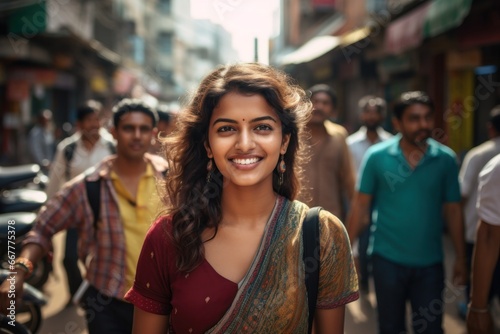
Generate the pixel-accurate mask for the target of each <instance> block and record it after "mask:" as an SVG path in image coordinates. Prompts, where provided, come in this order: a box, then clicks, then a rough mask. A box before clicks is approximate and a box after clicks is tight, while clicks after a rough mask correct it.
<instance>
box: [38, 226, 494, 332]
mask: <svg viewBox="0 0 500 334" xmlns="http://www.w3.org/2000/svg"><path fill="white" fill-rule="evenodd" d="M444 242H445V250H446V259H447V261H446V265H447V268H446V269H447V272H448V273H449V272H450V269H451V268H450V266H451V261H450V259H451V255H450V254H451V253H450V252H451V250H452V247H451V243H450V240H449V239H448V238H447V237H445V238H444ZM63 244H64V234H62V233H59V234H58V235H56V236H55V238H54V248H55V252H56V253H55V257H54V268H55V269H54V273H53V274H52V277H51V278H50V280H49V282H48V283H47V285H46V291H45V292H46V294H47V296H48V297H49V304H48V305H47V306H45V307H44V309H43V314H44V323H43V327H42V329H41V331H40V333H42V334H86V333H87V330H86V327H85V322H84V319H83V311H82V310H81V309H79V308H77V307H68V308H65V304H66V302H67V300H68V290H67V288H66V278H65V276H64V275H63V272H62V271H61V268H62V267H61V246H62V245H63ZM448 277H449V275H448ZM446 286H447V290H446V292H445V299H446V303H445V317H444V327H445V331H446V333H450V334H465V333H466V330H465V325H464V321H463V320H461V319H460V318H459V317H458V316H457V303H458V302H459V301H461V300H463V291H462V290H461V289H458V288H456V287H453V285H451V284H450V283H449V281H448V283H446ZM370 291H371V292H370V294H369V295H367V296H361V298H360V299H359V300H358V301H356V302H354V303H351V304H349V305H348V308H347V311H346V325H345V333H346V334H371V333H376V309H375V305H376V303H375V295H374V293H373V286H371V289H370ZM496 310H497V312H496V313H495V317H496V319H498V320H500V313H499V312H498V305H497V307H496ZM497 325H498V323H497Z"/></svg>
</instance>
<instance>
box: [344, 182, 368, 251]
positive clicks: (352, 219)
mask: <svg viewBox="0 0 500 334" xmlns="http://www.w3.org/2000/svg"><path fill="white" fill-rule="evenodd" d="M372 197H373V196H372V195H369V194H365V193H361V192H359V191H358V192H356V193H355V194H354V198H353V201H352V205H351V210H349V215H348V216H347V233H348V234H349V241H350V242H351V245H352V244H353V242H354V241H355V240H356V239H357V238H358V236H359V234H360V233H361V231H362V230H364V228H365V227H366V226H367V223H368V220H367V219H364V218H365V217H366V215H368V210H369V208H370V205H371V202H372Z"/></svg>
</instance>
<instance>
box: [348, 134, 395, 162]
mask: <svg viewBox="0 0 500 334" xmlns="http://www.w3.org/2000/svg"><path fill="white" fill-rule="evenodd" d="M367 132H368V130H367V129H366V126H362V127H361V128H360V129H359V130H358V131H356V132H355V133H353V134H352V135H350V136H349V137H347V139H346V141H347V146H349V150H350V151H351V154H352V158H353V161H354V167H356V171H358V170H359V166H361V161H362V160H363V156H364V155H365V153H366V151H367V150H368V149H369V148H370V146H372V145H374V144H377V143H380V142H382V141H384V140H387V139H389V138H391V137H392V134H391V133H389V132H387V131H385V130H384V129H383V128H382V127H380V126H379V127H378V128H377V135H378V137H377V139H376V140H375V142H371V141H370V140H369V139H368V136H367V134H366V133H367Z"/></svg>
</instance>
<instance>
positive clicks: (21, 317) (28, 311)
mask: <svg viewBox="0 0 500 334" xmlns="http://www.w3.org/2000/svg"><path fill="white" fill-rule="evenodd" d="M16 319H17V321H18V322H19V323H20V324H22V325H23V326H24V327H26V328H27V329H28V330H29V331H30V333H33V334H35V333H37V332H38V330H39V329H40V326H41V325H42V310H41V308H40V305H37V304H33V303H29V302H25V303H23V305H21V306H20V307H19V308H18V309H17V310H16ZM0 333H1V332H0Z"/></svg>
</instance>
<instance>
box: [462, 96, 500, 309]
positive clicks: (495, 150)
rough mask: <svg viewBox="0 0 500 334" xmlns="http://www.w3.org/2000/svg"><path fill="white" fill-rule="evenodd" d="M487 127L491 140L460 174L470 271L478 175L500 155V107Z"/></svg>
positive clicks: (474, 152)
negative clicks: (490, 161)
mask: <svg viewBox="0 0 500 334" xmlns="http://www.w3.org/2000/svg"><path fill="white" fill-rule="evenodd" d="M487 126H488V136H489V138H490V140H488V141H486V142H484V143H483V144H481V145H479V146H476V147H474V148H473V149H471V150H470V151H469V152H468V153H467V154H466V155H465V158H464V161H463V163H462V167H461V168H460V174H459V180H460V192H461V193H462V199H463V200H462V204H463V209H464V221H465V242H466V254H467V263H468V265H469V270H470V265H471V260H472V253H473V250H474V243H475V238H476V230H477V223H478V221H479V217H478V214H477V210H476V202H477V190H478V175H479V172H480V171H481V169H482V168H483V167H484V166H485V165H486V163H487V162H488V161H489V160H490V159H491V158H493V157H494V156H495V155H497V154H500V105H498V106H496V107H494V108H493V109H492V110H491V112H490V118H489V121H488V125H487ZM469 292H470V284H468V285H467V296H469ZM465 310H466V307H465V304H463V305H461V307H460V310H459V312H460V313H461V316H465Z"/></svg>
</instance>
